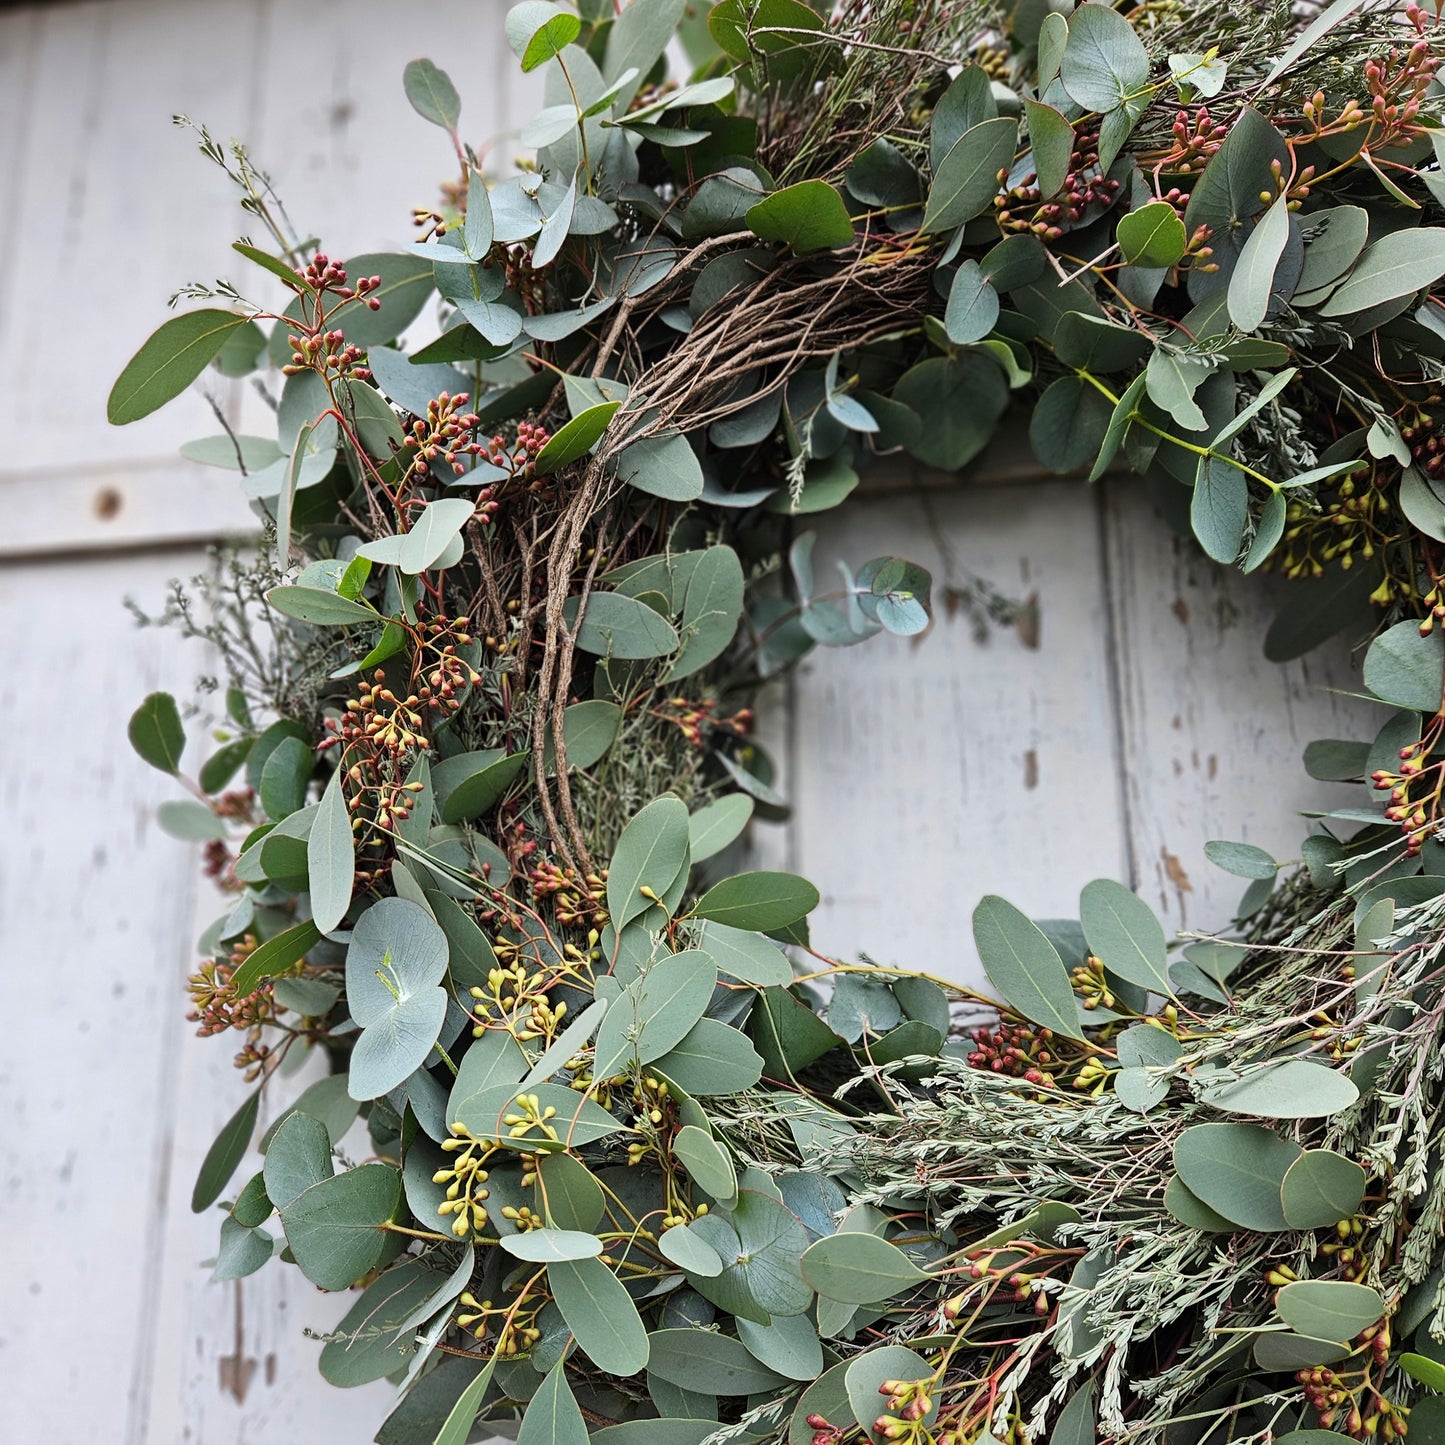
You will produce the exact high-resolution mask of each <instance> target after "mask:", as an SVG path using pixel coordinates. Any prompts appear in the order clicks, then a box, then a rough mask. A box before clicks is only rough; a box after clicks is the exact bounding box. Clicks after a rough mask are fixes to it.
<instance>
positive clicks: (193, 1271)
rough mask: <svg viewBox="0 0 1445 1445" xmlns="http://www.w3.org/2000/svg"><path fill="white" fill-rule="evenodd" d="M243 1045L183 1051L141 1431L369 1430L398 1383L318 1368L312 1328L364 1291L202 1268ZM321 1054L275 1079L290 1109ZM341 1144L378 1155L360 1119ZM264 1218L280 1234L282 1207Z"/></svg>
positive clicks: (200, 919)
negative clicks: (346, 1380) (211, 1172)
mask: <svg viewBox="0 0 1445 1445" xmlns="http://www.w3.org/2000/svg"><path fill="white" fill-rule="evenodd" d="M201 891H202V893H203V894H204V895H205V901H204V906H203V907H202V908H201V909H200V911H199V914H198V916H197V918H196V924H197V931H198V929H199V928H201V927H204V926H205V924H206V923H208V922H209V921H210V919H211V918H212V917H214V916H215V914H216V913H217V912H218V911H220V908H218V907H217V905H216V902H215V897H214V895H213V894H211V892H210V890H209V889H203V890H201ZM224 906H225V905H224V903H222V904H221V905H220V907H222V908H223V907H224ZM233 1052H234V1049H233V1048H231V1047H230V1046H229V1041H228V1040H226V1039H224V1038H212V1039H199V1038H196V1037H194V1036H192V1035H190V1034H189V1031H188V1032H187V1035H186V1037H185V1038H184V1040H183V1041H182V1043H181V1047H180V1049H179V1060H178V1070H177V1074H176V1078H175V1088H176V1093H177V1096H178V1097H179V1098H181V1099H183V1100H186V1101H187V1103H186V1106H185V1108H184V1109H183V1111H182V1115H181V1119H180V1126H179V1127H178V1129H177V1131H176V1140H175V1150H174V1154H173V1163H172V1168H171V1175H170V1190H169V1194H168V1198H167V1203H166V1223H165V1243H164V1248H163V1250H161V1251H160V1253H159V1256H158V1258H157V1260H156V1268H157V1272H158V1280H157V1285H156V1294H157V1298H158V1301H159V1309H158V1313H157V1317H156V1319H155V1320H154V1321H153V1329H154V1335H155V1339H154V1346H153V1349H152V1352H151V1353H152V1358H151V1362H150V1364H151V1368H150V1377H149V1380H148V1381H147V1383H148V1385H149V1389H148V1391H147V1394H146V1399H147V1406H148V1408H147V1415H146V1418H145V1419H144V1421H143V1422H140V1423H141V1428H138V1429H136V1430H135V1432H134V1439H135V1441H136V1442H141V1441H148V1442H154V1445H162V1442H169V1441H187V1440H189V1441H197V1442H205V1445H210V1442H213V1441H216V1442H225V1441H232V1440H234V1441H249V1440H278V1441H280V1440H296V1441H306V1440H317V1441H329V1440H335V1441H337V1442H338V1445H340V1442H348V1445H349V1442H351V1441H357V1442H360V1441H365V1440H370V1439H371V1437H372V1435H374V1434H375V1433H376V1429H377V1426H378V1425H379V1424H380V1423H381V1421H382V1420H383V1419H384V1418H385V1416H386V1414H387V1412H388V1411H389V1409H390V1408H391V1403H392V1400H393V1397H394V1395H395V1391H394V1390H393V1389H392V1387H391V1386H390V1385H388V1384H387V1383H386V1382H385V1381H379V1382H377V1383H375V1384H372V1385H365V1386H362V1387H360V1388H358V1389H352V1390H337V1389H334V1388H333V1387H331V1386H330V1385H327V1384H326V1383H325V1382H324V1381H323V1380H322V1379H321V1377H320V1375H319V1374H318V1373H317V1369H316V1361H317V1357H318V1355H319V1354H320V1352H321V1346H320V1344H319V1343H317V1342H316V1341H314V1340H312V1339H308V1338H306V1335H305V1333H304V1332H305V1331H308V1330H309V1331H314V1332H315V1333H318V1334H324V1333H325V1332H326V1331H327V1330H329V1329H332V1328H334V1327H335V1325H336V1323H337V1322H338V1321H339V1320H340V1318H341V1317H342V1315H344V1314H345V1313H346V1311H347V1310H348V1309H350V1308H351V1305H352V1304H353V1303H354V1301H355V1298H356V1297H355V1295H354V1294H351V1293H349V1292H343V1293H341V1294H339V1295H328V1294H324V1293H322V1292H321V1291H320V1290H317V1289H315V1288H314V1287H313V1286H311V1285H310V1284H309V1283H307V1281H306V1279H305V1278H304V1277H303V1276H302V1275H301V1272H300V1271H299V1270H297V1269H296V1268H294V1267H290V1266H284V1265H280V1264H277V1263H275V1262H273V1263H271V1264H270V1265H268V1266H265V1267H263V1268H262V1269H261V1270H259V1271H258V1272H257V1273H256V1274H253V1275H249V1276H248V1277H247V1278H245V1279H243V1280H235V1281H232V1282H229V1283H224V1284H217V1283H214V1282H213V1281H212V1280H211V1278H210V1271H209V1270H208V1269H203V1268H201V1267H200V1266H201V1261H203V1260H208V1259H211V1258H213V1257H214V1255H215V1250H216V1240H217V1236H218V1234H219V1231H220V1220H221V1211H220V1210H219V1209H211V1210H208V1211H207V1212H206V1213H204V1214H201V1215H196V1214H193V1213H192V1212H191V1208H190V1196H191V1185H192V1183H193V1182H194V1180H195V1177H196V1172H197V1170H198V1169H199V1168H200V1165H201V1160H202V1159H203V1158H204V1156H205V1151H206V1149H207V1147H208V1146H209V1144H210V1141H211V1139H212V1138H213V1137H214V1136H215V1134H216V1133H217V1132H218V1131H219V1130H220V1128H221V1126H222V1125H223V1124H224V1123H225V1122H226V1120H227V1119H228V1118H229V1117H230V1115H231V1114H232V1113H233V1112H234V1111H235V1109H236V1108H237V1107H239V1105H240V1103H241V1101H242V1100H243V1099H244V1098H245V1097H246V1093H247V1091H248V1087H249V1086H247V1085H245V1084H243V1083H242V1081H241V1076H240V1075H239V1074H238V1073H237V1071H236V1070H235V1069H234V1068H233V1067H232V1066H231V1055H232V1053H233ZM320 1063H321V1061H320V1060H317V1059H313V1060H310V1061H309V1062H308V1065H307V1067H306V1068H305V1070H304V1071H303V1072H302V1073H300V1074H298V1075H296V1076H294V1077H288V1078H285V1079H281V1080H278V1081H277V1084H276V1086H275V1094H274V1097H275V1099H276V1101H277V1102H278V1104H279V1105H280V1106H281V1107H284V1105H285V1103H286V1102H287V1101H289V1100H290V1099H292V1098H294V1097H295V1095H296V1094H297V1093H298V1092H299V1091H300V1089H301V1088H303V1087H304V1086H305V1084H306V1083H308V1082H310V1081H311V1079H313V1078H315V1077H319V1076H320V1075H321V1074H322V1073H324V1072H325V1070H324V1068H320V1067H318V1065H320ZM275 1112H276V1109H275V1106H272V1105H270V1104H269V1103H268V1107H267V1108H266V1109H265V1110H264V1111H263V1114H262V1118H261V1121H260V1123H259V1124H258V1125H257V1138H258V1139H259V1137H260V1135H261V1134H262V1132H264V1130H265V1128H266V1125H267V1124H268V1123H269V1121H270V1119H271V1118H272V1117H274V1114H275ZM343 1148H344V1149H345V1150H346V1151H347V1153H348V1154H349V1155H350V1156H351V1157H353V1158H355V1159H358V1160H359V1159H364V1158H365V1157H366V1156H367V1155H368V1154H369V1153H370V1144H369V1143H368V1142H367V1141H366V1139H365V1137H364V1131H363V1130H362V1129H361V1128H360V1127H358V1128H357V1129H356V1130H355V1131H353V1133H352V1134H350V1135H349V1136H348V1138H347V1139H346V1140H345V1141H343ZM263 1162H264V1161H263V1159H262V1156H261V1155H259V1154H258V1153H256V1152H255V1150H254V1149H253V1150H252V1152H251V1153H250V1154H249V1155H248V1156H247V1158H246V1159H245V1160H244V1161H243V1162H242V1164H241V1166H240V1168H239V1169H238V1170H237V1171H236V1178H235V1186H236V1187H237V1188H239V1187H240V1185H242V1184H244V1183H245V1181H246V1180H247V1179H249V1178H250V1176H251V1175H252V1174H254V1173H255V1172H256V1170H258V1169H259V1168H260V1167H261V1165H262V1163H263ZM233 1192H234V1191H233ZM227 1197H228V1198H229V1197H231V1196H230V1195H229V1194H228V1195H227ZM266 1228H267V1229H268V1230H269V1231H270V1232H271V1233H272V1234H273V1235H274V1236H275V1237H277V1238H280V1237H281V1236H282V1230H281V1226H280V1222H279V1221H278V1220H277V1219H275V1218H274V1217H273V1218H272V1219H271V1221H270V1223H269V1224H268V1225H267V1226H266Z"/></svg>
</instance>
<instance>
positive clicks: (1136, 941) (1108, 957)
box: [1079, 878, 1172, 996]
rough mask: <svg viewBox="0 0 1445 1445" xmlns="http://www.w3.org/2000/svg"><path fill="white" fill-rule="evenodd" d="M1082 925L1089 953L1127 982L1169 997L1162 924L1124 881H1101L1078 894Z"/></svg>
mask: <svg viewBox="0 0 1445 1445" xmlns="http://www.w3.org/2000/svg"><path fill="white" fill-rule="evenodd" d="M1079 923H1080V925H1081V926H1082V927H1083V930H1084V937H1085V939H1087V940H1088V944H1089V952H1090V953H1092V954H1093V955H1094V956H1095V957H1096V958H1098V959H1099V960H1100V961H1101V962H1102V963H1103V965H1104V967H1105V968H1107V969H1110V970H1112V971H1113V972H1114V973H1117V974H1118V975H1119V977H1120V978H1122V979H1124V980H1125V981H1126V982H1127V983H1133V984H1138V986H1139V987H1140V988H1147V989H1151V990H1153V992H1155V993H1159V994H1164V995H1166V996H1167V995H1169V994H1170V993H1172V990H1171V989H1170V987H1169V975H1168V972H1167V969H1168V955H1167V949H1166V945H1165V941H1164V926H1163V924H1161V923H1160V922H1159V920H1158V919H1157V918H1156V917H1155V916H1154V910H1153V909H1152V908H1150V907H1149V905H1148V904H1147V903H1145V902H1144V900H1143V899H1142V898H1140V897H1139V896H1138V894H1136V893H1131V892H1130V891H1129V889H1127V888H1125V887H1124V885H1123V884H1122V883H1115V882H1114V881H1113V880H1112V879H1108V878H1098V879H1095V880H1094V882H1092V883H1089V884H1087V885H1086V886H1085V888H1084V891H1083V893H1082V894H1080V896H1079Z"/></svg>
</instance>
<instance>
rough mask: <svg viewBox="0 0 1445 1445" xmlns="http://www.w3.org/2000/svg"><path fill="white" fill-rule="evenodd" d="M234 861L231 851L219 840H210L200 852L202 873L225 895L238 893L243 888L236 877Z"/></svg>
mask: <svg viewBox="0 0 1445 1445" xmlns="http://www.w3.org/2000/svg"><path fill="white" fill-rule="evenodd" d="M235 861H236V860H235V858H234V857H232V855H231V850H230V849H229V848H228V847H227V846H226V845H225V843H223V842H222V841H221V840H220V839H219V838H212V839H211V840H210V842H208V843H207V844H206V846H205V847H204V848H203V849H202V850H201V868H202V871H203V872H204V873H205V875H206V877H207V878H209V879H210V880H211V882H212V883H214V884H215V885H216V887H217V888H220V889H222V890H224V891H225V892H227V893H239V892H240V891H241V889H242V888H243V887H244V886H245V885H244V884H243V883H242V882H241V880H240V879H239V878H237V877H236V874H235V870H234V866H233V865H234V864H235Z"/></svg>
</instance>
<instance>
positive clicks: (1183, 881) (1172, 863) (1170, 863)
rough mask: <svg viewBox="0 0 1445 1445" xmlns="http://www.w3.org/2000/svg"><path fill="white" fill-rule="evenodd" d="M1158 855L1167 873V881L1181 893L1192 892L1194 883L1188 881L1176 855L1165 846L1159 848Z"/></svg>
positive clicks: (1187, 876)
mask: <svg viewBox="0 0 1445 1445" xmlns="http://www.w3.org/2000/svg"><path fill="white" fill-rule="evenodd" d="M1159 857H1160V859H1161V861H1162V862H1163V864H1164V871H1165V872H1166V873H1167V874H1168V875H1169V881H1170V882H1171V883H1172V884H1173V885H1174V886H1175V887H1176V888H1177V889H1178V890H1179V891H1180V892H1181V893H1193V892H1194V885H1193V884H1192V883H1191V882H1190V881H1189V875H1188V874H1187V873H1186V872H1185V871H1184V865H1183V864H1182V863H1180V861H1179V858H1178V856H1177V855H1176V854H1174V853H1171V852H1170V851H1169V850H1168V849H1167V848H1161V849H1160V850H1159Z"/></svg>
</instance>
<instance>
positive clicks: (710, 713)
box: [652, 697, 753, 748]
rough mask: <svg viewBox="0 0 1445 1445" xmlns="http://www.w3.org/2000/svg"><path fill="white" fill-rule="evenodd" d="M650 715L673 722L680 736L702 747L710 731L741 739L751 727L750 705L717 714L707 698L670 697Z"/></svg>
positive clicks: (695, 745)
mask: <svg viewBox="0 0 1445 1445" xmlns="http://www.w3.org/2000/svg"><path fill="white" fill-rule="evenodd" d="M652 715H653V716H654V717H658V718H661V719H663V721H664V722H670V723H674V724H676V726H677V727H678V728H679V729H680V730H681V732H682V735H683V737H685V738H686V739H687V740H688V742H690V743H691V744H692V745H693V747H695V748H700V747H702V746H703V745H704V744H705V742H706V740H707V736H708V735H710V734H713V733H730V734H731V735H732V736H734V737H739V738H742V737H746V736H747V735H748V734H749V733H750V732H751V731H752V727H753V710H752V708H750V707H744V708H739V709H738V711H737V712H735V713H731V714H729V715H727V716H724V715H723V714H721V713H719V711H718V704H717V703H716V702H715V701H712V700H710V699H707V698H703V699H702V700H701V701H698V702H693V701H692V700H691V699H689V698H685V697H670V698H668V700H667V701H666V702H665V703H663V704H662V706H661V707H657V708H654V709H653V710H652Z"/></svg>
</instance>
